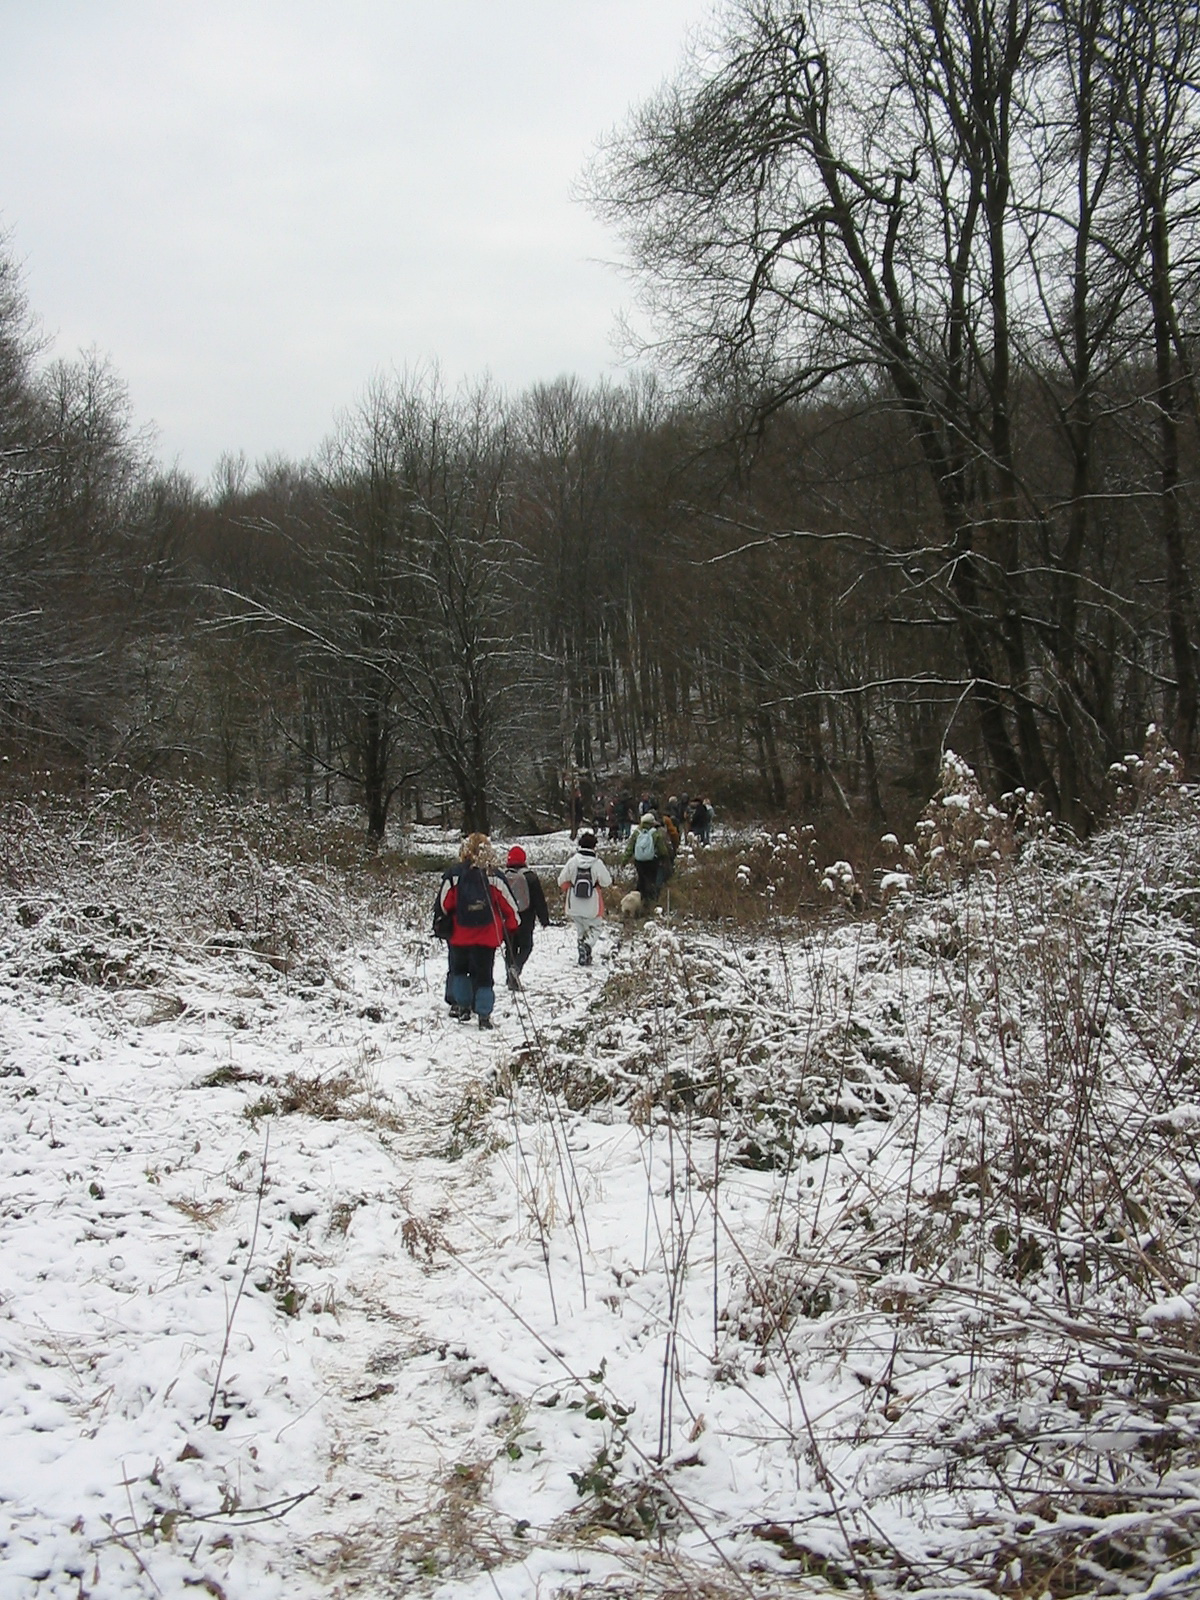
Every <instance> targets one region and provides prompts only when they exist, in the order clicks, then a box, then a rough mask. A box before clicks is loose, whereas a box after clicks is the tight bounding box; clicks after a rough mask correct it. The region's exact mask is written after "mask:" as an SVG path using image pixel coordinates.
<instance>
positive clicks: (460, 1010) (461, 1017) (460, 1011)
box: [450, 1006, 471, 1022]
mask: <svg viewBox="0 0 1200 1600" xmlns="http://www.w3.org/2000/svg"><path fill="white" fill-rule="evenodd" d="M450 1015H451V1017H453V1019H454V1021H455V1022H470V1020H471V1008H470V1006H451V1007H450Z"/></svg>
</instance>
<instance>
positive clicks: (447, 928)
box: [432, 872, 454, 939]
mask: <svg viewBox="0 0 1200 1600" xmlns="http://www.w3.org/2000/svg"><path fill="white" fill-rule="evenodd" d="M449 878H450V873H448V872H444V873H443V874H442V881H441V883H440V884H438V892H437V899H436V900H435V901H434V902H433V928H432V932H433V936H434V938H435V939H448V938H449V937H450V935H451V934H452V933H453V932H454V913H453V912H452V911H447V910H446V908H445V906H444V905H443V904H442V891H443V890H444V889H445V887H446V884H447V882H448V881H449Z"/></svg>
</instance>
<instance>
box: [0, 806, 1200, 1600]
mask: <svg viewBox="0 0 1200 1600" xmlns="http://www.w3.org/2000/svg"><path fill="white" fill-rule="evenodd" d="M969 810H970V807H969V806H968V807H967V811H969ZM942 811H943V812H944V814H945V816H944V818H943V817H941V816H940V815H939V816H938V820H937V821H936V822H935V827H934V829H933V830H932V831H931V830H925V833H926V837H925V838H924V840H923V841H922V840H921V839H918V841H917V851H918V852H919V853H914V856H913V859H912V860H911V861H909V862H908V863H907V864H906V863H905V862H904V860H903V859H902V858H901V857H900V856H899V854H898V853H897V852H898V846H897V847H895V848H893V846H892V845H888V846H886V847H885V848H884V850H883V853H882V854H881V857H880V861H879V862H878V863H876V864H875V865H876V866H877V867H880V868H883V869H888V868H890V867H893V866H894V867H895V869H896V870H895V871H894V872H893V873H892V877H893V879H894V881H892V882H890V883H889V884H888V886H887V894H886V899H887V904H886V906H885V907H883V908H882V909H881V908H880V907H879V906H878V905H877V904H872V906H871V907H870V908H869V909H867V910H865V911H862V912H860V911H858V910H856V909H854V903H855V895H856V894H857V895H858V896H859V897H860V901H861V900H862V899H871V898H872V897H871V896H870V894H864V891H863V890H860V889H858V886H857V883H856V884H855V885H854V886H853V888H850V887H848V886H847V885H846V884H845V883H844V882H843V880H842V878H841V877H840V876H839V877H838V879H837V881H836V882H834V883H833V885H832V887H831V888H830V889H827V890H822V888H821V883H822V875H823V873H824V871H825V869H824V868H823V867H822V868H820V869H818V868H817V867H816V866H815V864H810V854H809V852H808V849H807V847H808V844H809V842H810V841H809V840H808V839H807V838H806V837H805V836H804V835H803V834H802V832H801V831H800V830H796V831H795V833H794V834H792V835H784V836H773V837H771V838H767V839H755V838H753V837H750V838H748V839H747V841H746V845H745V848H744V849H743V850H742V851H741V852H740V853H731V854H730V855H729V857H728V859H727V860H726V861H725V865H724V866H723V867H722V868H721V870H723V871H726V872H727V874H728V878H729V882H728V884H727V889H726V891H725V893H726V895H727V898H722V891H720V890H719V886H713V885H710V886H708V887H706V888H705V890H704V894H705V896H708V897H709V899H710V901H711V903H712V904H714V905H718V904H719V906H720V912H719V915H720V916H721V917H722V919H724V920H722V922H721V923H720V924H719V925H716V924H713V925H706V924H705V923H704V922H702V921H700V920H698V918H697V917H696V915H695V911H696V908H697V907H698V905H699V903H700V900H701V898H702V897H701V896H700V895H699V894H697V895H695V896H694V897H693V900H692V907H691V909H692V912H693V915H692V916H691V917H690V918H689V920H685V921H677V920H676V919H675V918H674V917H673V916H664V917H659V918H652V919H650V920H649V922H648V923H647V924H646V925H645V926H643V927H640V928H638V929H637V930H633V931H629V930H621V929H619V928H618V927H617V926H616V925H615V924H614V925H613V926H611V927H610V928H609V930H608V935H607V938H608V943H607V944H606V946H605V947H604V950H603V952H602V955H601V959H600V963H599V965H598V967H596V968H594V969H591V970H590V971H588V970H581V969H579V968H578V967H577V966H576V965H574V939H573V937H572V936H571V934H570V933H569V931H568V930H566V929H564V928H560V927H552V928H551V929H550V930H549V931H548V932H547V933H545V934H541V935H539V939H538V942H537V944H536V946H535V951H534V956H533V959H532V961H531V963H530V965H529V967H528V968H527V969H526V970H527V988H526V992H525V993H524V994H523V995H518V996H508V995H504V994H502V998H501V1003H500V1008H499V1010H498V1013H497V1016H498V1022H499V1026H498V1028H497V1030H496V1032H495V1033H494V1034H492V1035H481V1034H479V1033H477V1032H476V1030H474V1029H473V1028H461V1027H457V1026H456V1025H454V1024H453V1023H451V1022H450V1021H449V1020H448V1018H447V1015H446V1010H445V1007H444V1004H443V1002H442V995H441V989H442V973H443V968H442V953H441V950H440V948H439V947H437V946H436V945H435V944H434V942H433V941H432V940H431V939H430V938H429V937H428V934H427V923H428V902H429V900H430V898H431V894H432V887H433V880H432V879H431V878H429V877H427V876H420V875H411V874H405V873H404V872H402V871H399V870H393V871H391V872H385V871H382V870H380V869H379V867H378V865H372V864H371V863H370V862H368V861H367V859H366V858H363V859H362V861H361V862H356V860H355V853H354V850H353V849H352V848H350V847H348V846H347V845H346V843H345V840H344V839H340V838H339V839H334V840H330V839H328V838H326V839H324V840H322V838H321V837H320V836H318V835H316V834H314V833H312V832H310V831H309V830H306V829H305V828H304V827H302V826H301V825H300V824H298V823H294V822H292V821H290V820H289V819H287V818H286V817H284V816H283V815H281V814H272V813H270V812H258V811H256V812H254V813H252V814H242V815H235V814H233V813H231V812H229V811H227V810H225V809H224V808H221V807H218V806H215V805H212V804H210V803H208V802H202V801H200V800H199V799H197V798H196V797H190V798H187V799H186V800H178V801H171V800H168V799H163V800H162V801H161V803H160V805H159V807H158V812H157V814H156V815H152V814H150V813H148V812H147V810H146V808H145V806H144V805H143V804H141V803H139V804H138V805H134V804H133V803H131V802H129V801H128V800H127V799H125V798H123V797H119V796H114V797H108V798H102V799H101V800H99V801H94V802H92V804H91V806H90V809H87V810H85V809H84V808H83V807H82V806H75V807H71V808H69V809H66V810H63V811H56V810H55V809H54V808H52V807H51V806H50V805H49V803H48V802H47V803H45V804H44V805H43V806H40V807H34V808H30V807H28V806H26V807H18V808H12V809H11V811H10V813H9V814H8V816H7V817H6V819H5V820H6V823H7V828H6V833H5V838H6V841H7V842H6V846H5V850H4V855H3V874H4V885H3V888H2V889H0V1124H2V1139H0V1507H2V1509H3V1513H4V1524H3V1526H2V1529H0V1539H2V1540H3V1544H2V1546H0V1573H2V1574H3V1578H2V1581H0V1592H2V1593H3V1594H4V1596H5V1600H7V1597H8V1596H9V1595H11V1596H13V1597H20V1600H24V1597H25V1596H33V1595H34V1594H37V1595H39V1596H41V1595H53V1596H64V1597H65V1596H68V1595H69V1596H71V1600H76V1597H78V1596H79V1595H80V1594H86V1595H89V1596H92V1597H95V1600H100V1597H107V1596H121V1597H125V1596H142V1595H145V1596H153V1595H157V1594H184V1593H189V1592H200V1593H203V1592H207V1593H210V1594H216V1595H220V1594H225V1595H227V1596H229V1597H230V1600H232V1597H233V1596H240V1595H247V1594H254V1595H255V1596H256V1597H257V1596H260V1595H262V1596H270V1595H273V1594H280V1595H282V1594H287V1595H288V1596H305V1595H313V1596H318V1595H319V1596H332V1595H348V1594H351V1593H355V1592H358V1593H366V1594H371V1595H373V1596H374V1595H393V1594H394V1595H400V1594H413V1593H426V1592H427V1593H431V1594H432V1593H437V1594H440V1595H441V1596H443V1597H445V1600H451V1597H454V1600H465V1597H468V1596H469V1597H476V1596H485V1595H490V1596H494V1595H496V1594H500V1595H502V1596H505V1597H511V1600H526V1597H533V1596H546V1597H548V1596H551V1595H553V1594H555V1593H574V1592H578V1593H588V1594H592V1595H599V1594H609V1595H612V1594H618V1595H627V1596H632V1595H640V1594H645V1595H651V1594H655V1595H659V1594H661V1595H667V1594H673V1595H682V1594H688V1595H709V1596H712V1597H716V1596H731V1595H738V1594H747V1593H750V1594H771V1595H774V1594H780V1593H782V1592H784V1590H785V1589H790V1588H791V1587H792V1586H793V1585H795V1584H803V1585H805V1586H806V1588H805V1592H814V1593H821V1592H828V1591H829V1590H830V1588H846V1589H849V1590H851V1591H853V1590H855V1589H859V1590H872V1589H873V1590H874V1591H876V1592H880V1593H889V1592H896V1593H900V1592H904V1593H939V1594H944V1595H949V1594H955V1595H961V1594H968V1593H980V1594H1010V1595H1014V1596H1031V1597H1032V1596H1041V1595H1043V1594H1052V1595H1055V1596H1069V1595H1081V1594H1102V1593H1120V1594H1127V1595H1136V1594H1147V1595H1149V1594H1150V1593H1153V1594H1155V1595H1160V1594H1161V1595H1168V1594H1184V1593H1188V1592H1190V1590H1191V1589H1194V1587H1195V1586H1196V1584H1197V1581H1200V1566H1197V1543H1198V1541H1197V1537H1196V1528H1197V1519H1198V1518H1200V1471H1198V1470H1197V1469H1198V1466H1200V1459H1198V1454H1197V1452H1198V1448H1200V1439H1198V1436H1197V1422H1198V1420H1200V1419H1198V1416H1197V1402H1198V1398H1200V1397H1198V1395H1197V1389H1198V1383H1200V1254H1198V1253H1200V1237H1198V1234H1197V1220H1198V1216H1197V1204H1196V1196H1197V1189H1198V1185H1200V1159H1198V1152H1197V1138H1198V1136H1200V1045H1198V1042H1197V1038H1196V1031H1197V1017H1198V1016H1200V1006H1198V1004H1197V1001H1198V998H1200V996H1198V994H1197V990H1198V987H1200V979H1198V973H1197V964H1196V954H1197V938H1198V933H1200V924H1198V918H1197V912H1198V910H1200V891H1198V890H1197V888H1196V885H1197V883H1198V882H1200V805H1198V804H1197V800H1196V798H1195V797H1194V796H1192V795H1191V794H1189V792H1188V791H1186V790H1182V789H1180V788H1179V787H1178V786H1177V785H1172V786H1171V787H1170V789H1169V792H1168V793H1167V794H1166V795H1165V797H1159V798H1157V799H1153V800H1152V801H1151V802H1150V803H1147V804H1146V805H1144V806H1143V807H1142V809H1141V810H1139V811H1138V812H1137V813H1136V814H1135V815H1133V816H1132V817H1130V818H1129V819H1127V820H1126V821H1124V822H1122V823H1120V824H1119V825H1117V826H1114V828H1113V829H1112V830H1110V831H1109V832H1107V833H1105V834H1103V835H1101V836H1100V837H1099V838H1097V839H1096V840H1095V841H1094V842H1093V843H1092V844H1091V845H1090V846H1089V847H1088V848H1087V849H1086V850H1082V849H1079V848H1078V847H1075V846H1071V845H1069V844H1066V843H1063V842H1061V841H1055V840H1054V839H1052V838H1050V837H1045V838H1040V839H1034V840H1032V841H1031V842H1029V843H1028V844H1027V845H1026V846H1025V847H1024V849H1023V851H1022V853H1021V854H1020V855H1018V856H1015V857H1014V856H1012V855H1011V850H1010V848H1009V842H1005V843H1004V848H1001V847H1000V841H1001V839H1002V836H1003V841H1010V835H1009V833H1007V832H1005V831H1004V828H1003V827H1002V826H1001V823H1000V821H999V820H998V815H999V814H997V815H996V817H994V818H990V819H989V818H985V820H984V822H983V823H982V824H979V825H978V826H976V825H975V824H974V823H972V824H971V826H967V823H968V822H970V820H971V819H970V818H969V817H967V816H966V814H965V813H963V812H962V808H959V807H956V806H954V805H946V804H943V806H942ZM960 813H961V814H960ZM947 819H948V820H947ZM955 830H957V832H955ZM933 834H936V836H937V842H934V841H933V838H932V835H933ZM960 838H961V841H965V843H964V844H963V848H961V849H956V848H955V844H954V841H955V839H960ZM980 838H983V839H985V840H987V848H986V850H985V849H982V848H977V847H976V841H977V840H979V839H980ZM524 842H525V843H526V845H527V848H529V850H530V856H531V860H533V861H534V862H535V863H536V864H539V865H543V866H544V867H545V868H546V870H547V878H548V879H549V877H550V871H549V869H550V868H551V867H552V866H554V867H556V866H557V865H558V864H559V863H560V862H561V860H562V859H563V858H564V856H565V854H566V849H567V841H566V840H565V838H559V837H557V836H556V837H555V838H553V839H550V840H545V841H540V842H535V841H524ZM413 844H414V847H415V848H417V849H419V850H420V851H421V852H422V853H426V854H429V855H431V856H437V855H439V854H441V853H443V852H444V853H445V854H446V855H448V856H449V855H452V854H453V847H452V842H451V841H449V840H442V839H440V838H438V837H435V836H433V835H432V834H430V835H428V836H425V837H422V838H420V839H417V840H415V841H413ZM939 848H940V849H942V850H943V855H942V856H940V857H939V856H936V855H935V854H934V852H935V851H937V850H938V849H939ZM893 855H894V856H895V860H894V861H893V859H892V856H893ZM720 860H722V858H721V857H720V856H718V855H716V854H715V853H714V855H713V856H712V857H710V859H709V862H708V864H707V866H705V865H703V864H700V865H697V866H695V867H693V866H691V865H689V864H688V862H687V861H686V860H685V861H684V862H682V863H681V867H680V874H679V879H678V880H677V890H678V900H679V903H680V904H681V905H686V904H687V902H688V883H687V879H688V875H689V874H691V873H695V874H696V875H697V877H698V876H699V874H700V873H701V872H709V873H710V874H711V873H714V872H715V871H716V869H715V868H714V866H713V863H714V862H716V861H720ZM868 865H870V864H868ZM907 869H911V870H907ZM951 869H953V870H951ZM863 876H864V877H865V876H866V875H865V873H864V874H863ZM921 885H923V886H921ZM865 887H866V886H865V885H864V888H865ZM801 889H802V890H803V896H804V897H805V899H806V901H807V899H808V897H810V895H817V896H820V895H821V894H822V893H823V894H824V904H825V905H826V906H827V908H828V909H827V910H826V911H825V912H824V913H823V915H821V916H820V917H814V916H813V914H812V912H811V910H810V909H806V911H805V920H804V921H803V922H802V923H801V922H794V921H792V920H791V919H790V918H789V917H788V916H787V915H786V914H785V912H786V911H787V909H788V906H787V901H788V898H789V896H791V895H792V894H793V893H794V894H795V895H796V896H797V897H799V896H800V893H801ZM551 899H552V904H553V903H554V900H555V897H554V896H551ZM750 900H753V901H754V914H753V917H749V916H747V917H743V918H741V919H740V920H739V919H738V914H737V907H738V905H739V904H740V903H742V902H749V901H750Z"/></svg>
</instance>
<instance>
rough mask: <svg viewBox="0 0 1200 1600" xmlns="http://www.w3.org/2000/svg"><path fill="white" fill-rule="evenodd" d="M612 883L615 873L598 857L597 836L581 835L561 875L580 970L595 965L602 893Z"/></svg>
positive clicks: (602, 903)
mask: <svg viewBox="0 0 1200 1600" xmlns="http://www.w3.org/2000/svg"><path fill="white" fill-rule="evenodd" d="M611 883H612V873H611V872H610V871H609V870H608V868H607V867H606V866H605V865H604V863H603V861H601V860H600V857H599V856H598V855H597V854H596V835H595V834H594V833H592V832H590V831H585V832H583V833H581V834H580V835H579V840H578V843H577V844H576V846H575V853H574V855H572V856H570V857H569V858H568V860H567V862H566V865H565V866H564V867H563V869H562V871H561V872H560V873H559V875H558V887H559V888H560V889H565V890H566V894H567V902H566V911H567V916H568V917H569V918H570V919H571V921H572V922H573V923H574V924H575V933H576V935H577V937H578V940H579V965H580V966H581V967H590V966H591V964H592V947H593V945H594V944H595V942H596V935H597V933H598V932H599V928H600V919H601V917H603V915H604V896H603V895H602V894H601V892H600V891H601V890H602V889H607V888H608V887H609V886H610V885H611Z"/></svg>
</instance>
